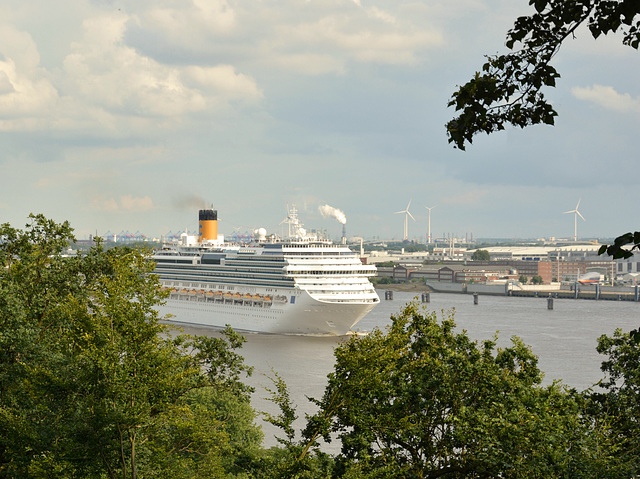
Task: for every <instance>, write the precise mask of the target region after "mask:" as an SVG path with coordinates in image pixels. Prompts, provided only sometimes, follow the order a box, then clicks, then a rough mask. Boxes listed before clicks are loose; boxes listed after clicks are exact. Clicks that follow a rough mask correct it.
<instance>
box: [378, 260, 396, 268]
mask: <svg viewBox="0 0 640 479" xmlns="http://www.w3.org/2000/svg"><path fill="white" fill-rule="evenodd" d="M395 265H396V263H394V262H393V261H383V262H382V263H376V266H379V267H381V268H393V267H394V266H395Z"/></svg>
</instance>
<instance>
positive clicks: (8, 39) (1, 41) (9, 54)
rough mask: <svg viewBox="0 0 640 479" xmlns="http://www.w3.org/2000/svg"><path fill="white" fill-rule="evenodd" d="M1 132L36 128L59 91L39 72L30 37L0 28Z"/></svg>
mask: <svg viewBox="0 0 640 479" xmlns="http://www.w3.org/2000/svg"><path fill="white" fill-rule="evenodd" d="M0 58H1V60H0V117H2V120H1V121H0V130H12V129H16V127H17V126H18V125H33V124H34V123H37V120H36V119H35V117H37V116H38V115H39V114H40V112H42V111H50V110H51V108H52V106H53V105H54V104H55V102H56V101H57V97H58V94H57V91H56V89H55V88H54V87H53V85H52V84H51V82H50V81H49V78H48V77H47V74H46V72H45V71H44V70H43V69H42V68H40V66H39V62H40V56H39V55H38V49H37V46H36V44H35V42H34V41H33V38H32V37H31V35H29V34H28V33H26V32H21V31H19V30H17V29H16V28H14V27H12V26H7V25H4V26H1V27H0Z"/></svg>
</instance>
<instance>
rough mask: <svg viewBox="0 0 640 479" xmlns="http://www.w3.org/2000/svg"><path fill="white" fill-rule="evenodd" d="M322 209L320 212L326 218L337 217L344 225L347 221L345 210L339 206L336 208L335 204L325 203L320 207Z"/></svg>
mask: <svg viewBox="0 0 640 479" xmlns="http://www.w3.org/2000/svg"><path fill="white" fill-rule="evenodd" d="M318 209H319V210H320V214H321V215H322V216H323V217H324V218H335V219H337V220H338V221H339V222H340V223H342V224H343V225H344V224H346V223H347V216H346V215H345V214H344V212H343V211H341V210H339V209H338V208H334V207H333V206H329V205H324V206H320V207H319V208H318Z"/></svg>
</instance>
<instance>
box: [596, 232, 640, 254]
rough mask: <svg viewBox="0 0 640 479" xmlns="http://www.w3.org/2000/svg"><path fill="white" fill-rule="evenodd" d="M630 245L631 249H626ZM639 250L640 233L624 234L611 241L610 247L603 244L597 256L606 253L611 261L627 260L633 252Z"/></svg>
mask: <svg viewBox="0 0 640 479" xmlns="http://www.w3.org/2000/svg"><path fill="white" fill-rule="evenodd" d="M627 245H631V247H630V248H629V247H626V246H627ZM637 249H640V231H636V232H634V233H631V232H629V233H625V234H623V235H620V236H618V237H617V238H616V239H615V240H613V244H612V245H606V244H603V245H602V246H600V249H599V250H598V254H599V255H602V254H604V253H607V254H608V255H609V256H613V259H621V258H622V259H629V258H631V257H632V256H633V251H634V250H637Z"/></svg>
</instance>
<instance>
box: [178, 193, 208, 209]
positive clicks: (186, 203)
mask: <svg viewBox="0 0 640 479" xmlns="http://www.w3.org/2000/svg"><path fill="white" fill-rule="evenodd" d="M173 205H174V206H175V207H176V208H179V209H181V210H203V209H206V208H211V205H210V204H209V203H207V202H206V201H205V200H204V198H202V197H201V196H200V195H196V194H193V195H185V196H182V197H180V198H177V199H174V200H173Z"/></svg>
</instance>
